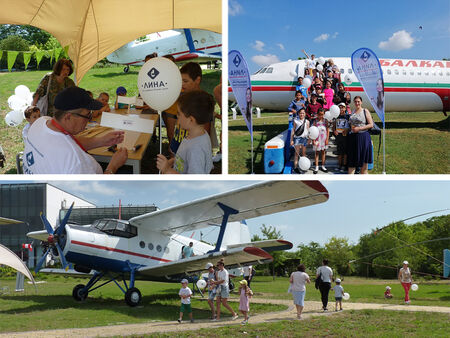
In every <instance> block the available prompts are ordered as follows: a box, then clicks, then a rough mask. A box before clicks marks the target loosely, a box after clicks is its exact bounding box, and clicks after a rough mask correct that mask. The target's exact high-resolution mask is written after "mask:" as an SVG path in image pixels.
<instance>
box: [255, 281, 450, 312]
mask: <svg viewBox="0 0 450 338" xmlns="http://www.w3.org/2000/svg"><path fill="white" fill-rule="evenodd" d="M310 276H311V275H310ZM311 277H312V276H311ZM340 278H342V277H340ZM416 283H417V284H418V285H419V290H417V291H414V292H413V291H411V292H410V296H411V303H412V304H414V305H434V306H448V307H450V292H449V290H450V281H425V280H420V281H416ZM388 285H389V286H390V287H391V288H392V290H391V292H392V294H393V295H394V298H392V299H389V300H387V299H384V291H385V288H386V286H388ZM251 286H252V290H253V291H254V292H255V293H256V295H255V296H256V297H265V298H276V299H292V295H291V294H289V293H287V289H288V287H289V279H288V278H287V277H276V278H275V280H273V278H272V277H267V276H256V277H255V279H254V281H252V284H251ZM332 286H334V284H333V285H332ZM342 286H343V287H344V290H345V292H348V293H349V294H350V301H351V302H359V303H380V304H399V305H401V304H403V303H404V301H403V297H404V291H403V288H402V286H401V285H400V283H399V282H398V280H378V279H365V278H360V277H344V278H343V282H342ZM329 299H330V302H334V293H333V292H332V291H330V295H329ZM305 300H313V301H318V302H319V301H320V292H319V291H318V290H316V289H315V288H314V283H313V282H311V284H308V285H307V286H306V296H305ZM344 307H345V302H344Z"/></svg>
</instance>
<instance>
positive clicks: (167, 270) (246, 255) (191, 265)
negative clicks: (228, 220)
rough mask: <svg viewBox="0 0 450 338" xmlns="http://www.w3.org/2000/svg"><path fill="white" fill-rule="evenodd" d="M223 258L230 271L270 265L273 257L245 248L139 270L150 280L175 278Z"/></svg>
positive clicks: (251, 248)
mask: <svg viewBox="0 0 450 338" xmlns="http://www.w3.org/2000/svg"><path fill="white" fill-rule="evenodd" d="M221 258H224V260H225V266H226V267H227V269H228V268H230V269H233V268H236V267H239V266H245V265H255V264H265V263H270V262H271V261H272V260H273V257H272V256H271V255H270V254H268V253H267V252H265V251H264V250H262V249H260V248H255V247H245V248H235V249H231V250H224V251H220V252H212V253H209V254H206V255H201V256H194V257H189V258H186V259H181V260H178V261H176V262H171V263H164V264H160V265H157V266H152V267H143V268H140V269H139V270H138V272H139V275H140V277H145V276H148V277H149V278H152V277H153V278H154V277H164V276H175V275H179V274H186V275H189V274H193V273H197V272H199V271H203V270H205V265H206V263H208V262H211V263H213V264H216V263H217V262H218V261H219V260H220V259H221Z"/></svg>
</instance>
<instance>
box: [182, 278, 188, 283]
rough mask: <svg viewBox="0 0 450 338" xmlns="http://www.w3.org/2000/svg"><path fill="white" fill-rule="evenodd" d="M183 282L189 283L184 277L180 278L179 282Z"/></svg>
mask: <svg viewBox="0 0 450 338" xmlns="http://www.w3.org/2000/svg"><path fill="white" fill-rule="evenodd" d="M184 283H189V282H188V280H187V279H186V278H183V279H182V280H181V284H184Z"/></svg>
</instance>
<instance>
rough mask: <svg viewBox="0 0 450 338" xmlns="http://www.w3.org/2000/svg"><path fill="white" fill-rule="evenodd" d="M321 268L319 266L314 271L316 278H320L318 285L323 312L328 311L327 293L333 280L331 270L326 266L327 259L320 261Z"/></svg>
mask: <svg viewBox="0 0 450 338" xmlns="http://www.w3.org/2000/svg"><path fill="white" fill-rule="evenodd" d="M322 264H323V265H322V266H320V267H319V268H318V269H317V271H316V278H319V277H320V278H321V282H320V284H319V290H320V294H321V296H322V309H323V311H328V309H327V305H328V293H329V292H330V289H331V281H332V278H333V270H331V268H330V267H329V266H328V259H324V260H323V261H322Z"/></svg>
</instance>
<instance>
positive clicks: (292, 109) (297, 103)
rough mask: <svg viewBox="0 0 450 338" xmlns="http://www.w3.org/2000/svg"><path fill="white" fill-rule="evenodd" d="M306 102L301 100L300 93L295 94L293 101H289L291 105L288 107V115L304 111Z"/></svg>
mask: <svg viewBox="0 0 450 338" xmlns="http://www.w3.org/2000/svg"><path fill="white" fill-rule="evenodd" d="M305 104H306V102H305V100H304V99H303V95H302V93H301V92H300V91H296V92H295V99H293V100H292V101H291V104H290V105H289V107H288V111H289V114H294V115H295V114H297V113H298V112H299V111H300V109H302V108H303V109H306V106H305Z"/></svg>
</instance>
